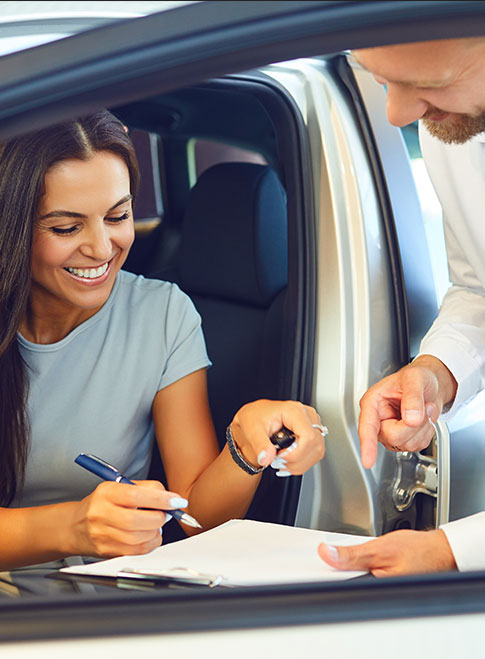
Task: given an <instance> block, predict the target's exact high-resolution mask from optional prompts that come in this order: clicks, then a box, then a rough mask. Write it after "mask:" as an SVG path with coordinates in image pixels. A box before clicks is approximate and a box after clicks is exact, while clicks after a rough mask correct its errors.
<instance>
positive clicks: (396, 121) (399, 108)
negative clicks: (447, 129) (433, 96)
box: [386, 83, 429, 126]
mask: <svg viewBox="0 0 485 659" xmlns="http://www.w3.org/2000/svg"><path fill="white" fill-rule="evenodd" d="M428 107H429V106H428V103H427V102H426V101H424V100H423V99H422V98H420V96H419V94H418V93H417V92H416V90H415V89H413V88H412V87H405V86H404V85H395V84H392V83H390V84H388V86H387V97H386V114H387V118H388V120H389V122H390V123H391V124H393V125H394V126H407V125H408V124H411V123H412V122H413V121H416V120H417V119H420V118H421V117H422V116H423V115H424V114H425V113H426V110H427V109H428Z"/></svg>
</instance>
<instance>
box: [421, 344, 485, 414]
mask: <svg viewBox="0 0 485 659" xmlns="http://www.w3.org/2000/svg"><path fill="white" fill-rule="evenodd" d="M421 355H432V356H433V357H436V358H437V359H439V360H440V361H442V362H443V364H445V366H446V367H447V368H448V369H449V370H450V371H451V373H452V374H453V376H454V378H455V380H456V382H457V384H458V388H457V390H456V395H455V399H454V400H453V402H452V404H451V405H450V406H449V407H448V408H447V409H445V410H444V411H443V412H442V414H441V419H442V420H443V421H449V420H450V419H452V418H453V417H454V416H455V414H456V413H457V412H458V410H459V409H460V407H462V405H464V404H465V403H467V402H468V401H469V400H471V399H472V398H473V397H474V396H476V394H477V392H478V391H479V390H480V389H481V388H482V386H481V380H480V366H481V363H480V361H479V359H477V356H475V355H471V354H470V353H469V352H468V351H467V350H466V348H465V347H464V346H460V345H457V341H456V340H455V339H454V338H452V339H448V338H441V339H438V338H433V340H429V341H428V340H427V339H426V337H425V338H424V339H423V341H422V342H421V346H420V348H419V354H418V355H417V356H418V357H419V356H421Z"/></svg>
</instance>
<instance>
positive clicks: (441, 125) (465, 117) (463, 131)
mask: <svg viewBox="0 0 485 659" xmlns="http://www.w3.org/2000/svg"><path fill="white" fill-rule="evenodd" d="M428 112H429V114H430V115H432V112H431V111H428ZM428 112H426V114H428ZM426 114H425V115H424V117H423V118H422V119H423V123H424V125H425V126H426V128H427V129H428V131H429V132H430V133H431V135H433V137H436V138H438V139H439V140H441V141H442V142H445V143H446V144H464V143H465V142H468V140H469V139H471V138H472V137H474V136H475V135H478V134H479V133H483V131H485V112H481V113H480V114H477V115H472V114H459V115H457V116H456V118H455V119H454V120H450V121H447V120H446V119H444V120H443V121H433V119H427V118H426Z"/></svg>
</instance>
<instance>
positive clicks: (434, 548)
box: [318, 529, 456, 577]
mask: <svg viewBox="0 0 485 659" xmlns="http://www.w3.org/2000/svg"><path fill="white" fill-rule="evenodd" d="M318 553H319V555H320V557H321V558H322V559H323V560H324V561H325V563H327V564H328V565H330V566H331V567H334V568H337V569H338V570H367V571H369V572H371V573H372V574H373V575H374V576H376V577H390V576H396V575H399V574H418V573H420V572H443V571H447V570H456V563H455V559H454V557H453V553H452V551H451V548H450V545H449V544H448V540H447V539H446V535H445V534H444V533H443V531H441V530H439V529H437V530H434V531H409V530H401V531H392V532H391V533H388V534H386V535H382V536H381V537H379V538H376V539H375V540H370V541H369V542H365V543H364V544H361V545H352V546H351V547H334V546H332V545H326V544H324V543H322V544H321V545H319V547H318Z"/></svg>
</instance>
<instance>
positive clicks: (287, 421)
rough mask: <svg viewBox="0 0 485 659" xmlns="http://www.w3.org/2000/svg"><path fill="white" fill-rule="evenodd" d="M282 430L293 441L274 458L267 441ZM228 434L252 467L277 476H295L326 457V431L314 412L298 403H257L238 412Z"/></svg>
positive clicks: (307, 406) (269, 442) (274, 447)
mask: <svg viewBox="0 0 485 659" xmlns="http://www.w3.org/2000/svg"><path fill="white" fill-rule="evenodd" d="M283 426H285V427H286V428H288V429H289V430H291V431H292V432H293V433H294V435H295V437H296V439H295V441H294V442H293V444H291V446H290V447H289V448H287V449H284V450H282V451H280V452H279V453H278V454H277V447H276V446H275V445H274V444H272V442H271V440H270V437H271V435H273V434H274V433H276V432H278V430H280V429H281V428H282V427H283ZM231 430H232V434H233V437H234V441H235V442H236V444H237V446H238V448H239V450H240V452H241V453H242V454H243V456H244V457H245V459H246V460H247V461H248V462H249V463H250V464H253V465H254V466H256V465H259V466H261V467H267V466H269V465H271V466H272V467H273V468H274V469H276V470H277V475H278V476H296V475H299V474H303V473H304V472H305V471H306V470H307V469H309V468H310V467H312V466H313V465H314V464H315V463H317V462H318V461H319V460H321V459H322V458H323V456H324V455H325V439H324V434H325V431H326V429H324V426H322V422H321V419H320V416H319V415H318V413H317V411H316V410H314V409H313V407H310V406H309V405H303V403H299V402H297V401H291V400H289V401H277V400H257V401H254V402H252V403H247V404H246V405H244V406H243V407H241V409H240V410H239V411H238V412H237V414H236V415H235V417H234V419H233V421H232V424H231Z"/></svg>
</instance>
